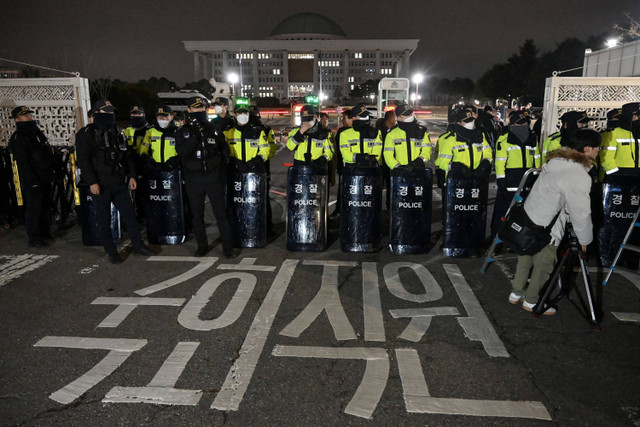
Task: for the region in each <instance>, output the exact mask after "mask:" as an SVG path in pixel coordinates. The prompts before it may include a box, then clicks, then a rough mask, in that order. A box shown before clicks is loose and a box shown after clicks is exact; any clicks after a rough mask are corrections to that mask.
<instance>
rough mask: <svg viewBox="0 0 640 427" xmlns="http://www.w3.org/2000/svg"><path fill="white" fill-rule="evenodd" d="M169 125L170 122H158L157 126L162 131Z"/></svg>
mask: <svg viewBox="0 0 640 427" xmlns="http://www.w3.org/2000/svg"><path fill="white" fill-rule="evenodd" d="M169 123H171V120H158V125H159V126H160V127H161V128H162V129H166V128H167V126H169Z"/></svg>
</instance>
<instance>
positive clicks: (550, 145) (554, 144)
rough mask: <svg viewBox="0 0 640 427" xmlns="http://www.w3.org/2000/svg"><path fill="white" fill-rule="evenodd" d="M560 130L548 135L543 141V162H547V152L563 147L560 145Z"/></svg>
mask: <svg viewBox="0 0 640 427" xmlns="http://www.w3.org/2000/svg"><path fill="white" fill-rule="evenodd" d="M560 137H561V135H560V132H556V133H553V134H551V135H549V136H548V137H547V139H545V140H544V142H543V143H542V164H543V165H544V164H545V163H547V154H549V153H550V152H552V151H553V150H557V149H558V148H560V147H562V145H560Z"/></svg>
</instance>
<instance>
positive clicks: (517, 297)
mask: <svg viewBox="0 0 640 427" xmlns="http://www.w3.org/2000/svg"><path fill="white" fill-rule="evenodd" d="M523 299H524V297H523V296H522V295H518V294H516V293H515V292H511V293H510V294H509V302H510V303H511V304H517V303H519V302H520V301H522V300H523Z"/></svg>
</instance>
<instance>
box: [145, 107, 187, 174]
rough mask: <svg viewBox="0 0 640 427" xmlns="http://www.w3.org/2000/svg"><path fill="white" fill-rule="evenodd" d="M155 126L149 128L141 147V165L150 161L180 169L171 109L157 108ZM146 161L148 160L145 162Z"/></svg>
mask: <svg viewBox="0 0 640 427" xmlns="http://www.w3.org/2000/svg"><path fill="white" fill-rule="evenodd" d="M156 122H157V124H156V125H155V126H154V127H152V128H150V129H149V130H148V132H147V134H146V136H145V142H144V143H143V145H142V147H143V148H142V150H141V152H142V156H143V159H145V160H143V163H147V161H151V162H152V163H155V164H163V165H166V166H167V167H170V168H178V167H180V163H179V159H178V158H177V157H176V156H177V155H178V152H177V151H176V139H175V133H176V127H175V126H174V124H173V116H172V115H171V107H168V106H164V107H159V108H158V111H157V112H156ZM147 159H148V160H147Z"/></svg>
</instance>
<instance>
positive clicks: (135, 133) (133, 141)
mask: <svg viewBox="0 0 640 427" xmlns="http://www.w3.org/2000/svg"><path fill="white" fill-rule="evenodd" d="M149 129H150V128H148V127H145V128H143V129H138V130H136V129H134V128H132V127H131V126H129V127H128V128H126V129H125V130H124V131H122V133H123V134H124V137H125V139H126V140H127V145H128V146H129V147H131V148H132V149H133V151H135V152H136V153H138V154H142V153H143V152H146V150H147V148H148V146H146V147H145V146H144V144H146V143H148V140H146V134H147V132H148V131H149ZM143 147H144V148H143Z"/></svg>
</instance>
